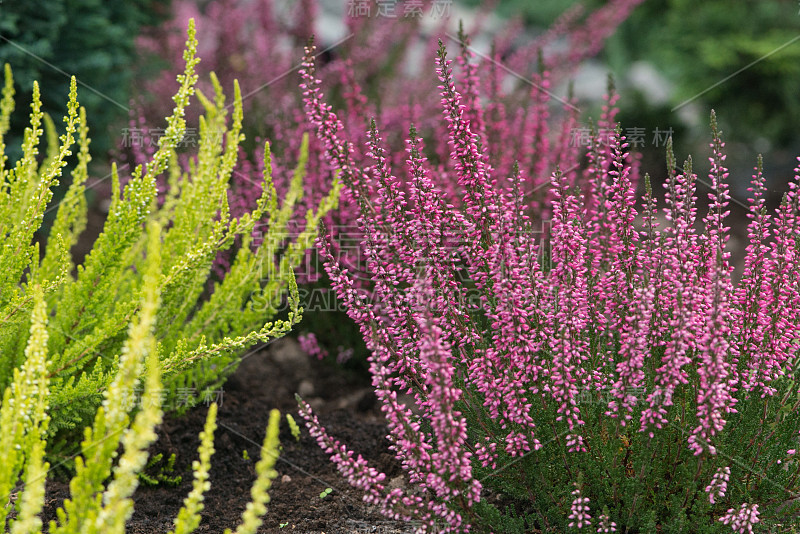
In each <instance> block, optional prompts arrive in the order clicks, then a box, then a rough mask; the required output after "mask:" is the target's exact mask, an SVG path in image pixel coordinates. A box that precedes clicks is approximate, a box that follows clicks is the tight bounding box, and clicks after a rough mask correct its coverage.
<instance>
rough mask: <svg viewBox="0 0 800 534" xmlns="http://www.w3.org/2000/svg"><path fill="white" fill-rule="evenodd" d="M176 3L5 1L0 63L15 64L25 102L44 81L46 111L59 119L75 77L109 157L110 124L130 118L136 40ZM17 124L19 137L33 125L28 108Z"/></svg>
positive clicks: (156, 0) (159, 0)
mask: <svg viewBox="0 0 800 534" xmlns="http://www.w3.org/2000/svg"><path fill="white" fill-rule="evenodd" d="M169 4H170V2H169V1H168V0H133V1H128V2H103V1H101V0H26V1H20V2H16V1H8V0H6V1H5V2H3V3H2V5H0V12H1V13H2V17H0V35H2V39H0V64H2V63H9V64H11V65H12V66H13V68H14V72H15V73H16V76H17V82H18V85H17V87H18V88H19V89H20V90H21V91H22V92H23V97H24V99H25V100H29V99H30V98H31V93H30V90H29V88H30V87H31V85H32V83H33V81H34V80H38V81H39V83H41V85H42V87H43V88H44V89H43V92H42V95H41V98H42V104H43V106H42V110H43V111H44V112H45V113H48V114H50V115H52V116H54V117H57V116H59V115H60V114H61V110H62V105H63V104H62V98H63V95H64V92H65V90H66V89H67V88H68V84H69V75H75V77H76V78H77V79H78V80H79V83H80V84H81V85H82V86H83V87H85V88H86V91H85V95H84V96H83V97H82V98H81V100H82V102H83V105H84V106H85V107H86V108H87V109H88V110H89V114H90V116H91V117H92V120H93V122H94V125H95V129H96V131H98V132H100V133H102V134H103V135H102V136H100V137H99V139H100V140H101V145H102V146H98V147H97V148H99V149H100V150H101V151H102V152H103V153H104V152H105V151H107V150H108V149H109V148H111V147H110V146H109V145H108V144H107V143H108V141H106V140H107V139H109V137H108V136H106V135H105V133H106V131H107V129H108V126H109V125H111V124H112V123H113V122H114V121H119V120H124V119H125V118H126V117H127V106H128V101H129V98H130V97H129V95H130V88H131V84H132V82H133V71H132V70H131V68H130V65H131V63H132V62H133V60H134V58H135V57H136V55H137V49H136V43H135V41H136V37H137V35H138V34H139V32H140V31H141V29H142V28H143V27H146V26H155V25H157V24H159V23H160V22H161V21H163V20H165V18H166V17H167V16H168V15H169V12H170V10H169ZM12 123H13V124H14V128H13V129H12V135H13V137H14V138H16V136H17V134H19V133H21V132H22V130H23V129H24V127H25V125H26V124H27V117H26V114H25V113H24V110H20V113H18V114H16V115H15V116H14V118H13V120H12ZM103 143H105V144H103ZM17 144H18V143H16V142H15V144H14V145H13V148H14V149H16V148H17V146H16V145H17Z"/></svg>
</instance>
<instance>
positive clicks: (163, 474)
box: [139, 453, 183, 486]
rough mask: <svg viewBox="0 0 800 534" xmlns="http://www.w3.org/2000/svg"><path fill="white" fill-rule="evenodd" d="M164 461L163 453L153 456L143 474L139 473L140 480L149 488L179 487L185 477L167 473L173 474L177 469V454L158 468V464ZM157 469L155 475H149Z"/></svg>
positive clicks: (172, 455)
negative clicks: (160, 486) (149, 472)
mask: <svg viewBox="0 0 800 534" xmlns="http://www.w3.org/2000/svg"><path fill="white" fill-rule="evenodd" d="M163 459H164V455H163V454H161V453H158V454H156V455H155V456H152V457H151V458H150V459H149V460H148V461H147V465H146V466H145V467H144V470H142V472H141V473H139V480H140V481H141V482H142V483H143V484H145V485H148V486H159V485H166V486H177V485H179V484H180V483H181V481H182V480H183V477H181V476H180V475H178V476H172V475H169V474H167V473H171V472H172V471H174V469H175V454H171V455H170V456H169V458H168V459H167V461H166V464H165V465H162V466H160V467H157V466H158V464H160V463H161V461H162V460H163ZM154 469H157V471H156V472H155V474H152V475H150V474H148V473H147V471H148V470H154Z"/></svg>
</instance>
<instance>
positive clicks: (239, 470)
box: [43, 339, 413, 534]
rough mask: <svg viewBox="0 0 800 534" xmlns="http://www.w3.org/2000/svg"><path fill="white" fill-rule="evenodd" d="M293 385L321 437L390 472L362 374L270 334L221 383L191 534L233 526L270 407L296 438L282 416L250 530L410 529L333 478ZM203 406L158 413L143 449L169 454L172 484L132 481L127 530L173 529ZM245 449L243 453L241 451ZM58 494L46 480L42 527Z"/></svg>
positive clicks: (147, 533)
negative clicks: (258, 522) (179, 413)
mask: <svg viewBox="0 0 800 534" xmlns="http://www.w3.org/2000/svg"><path fill="white" fill-rule="evenodd" d="M298 391H300V392H302V393H304V398H306V400H307V401H308V402H309V404H311V405H312V407H313V408H314V409H315V411H316V413H317V415H318V417H319V419H320V421H321V422H322V424H323V425H325V426H326V428H327V429H328V431H329V432H330V434H331V435H333V436H335V437H336V438H338V439H340V440H341V441H342V442H343V443H345V444H347V445H348V446H349V447H351V448H352V449H353V450H354V451H356V452H357V453H360V454H362V455H363V456H364V458H366V459H367V460H368V461H369V462H370V464H371V465H372V466H374V467H376V468H378V469H380V470H381V471H383V472H385V473H386V474H387V477H389V478H392V477H395V476H398V475H399V474H400V471H401V470H400V468H399V465H398V464H397V462H396V461H395V460H394V457H393V456H392V455H391V453H390V451H389V449H388V441H387V440H386V439H385V435H386V426H385V424H384V421H383V419H382V416H381V414H380V411H379V409H378V407H377V406H376V403H375V397H374V395H373V394H372V392H371V389H370V388H369V384H368V383H367V382H366V379H365V378H364V377H363V376H359V375H357V374H348V373H347V372H345V371H344V370H342V369H339V368H335V367H331V365H329V364H326V363H324V362H318V361H316V360H312V359H311V358H309V357H308V356H307V355H306V354H304V353H303V352H302V351H301V350H300V349H299V346H298V345H297V343H296V342H295V341H294V340H292V339H284V340H279V341H276V342H275V343H273V344H272V345H271V346H269V347H265V348H262V349H260V350H258V351H254V352H253V353H251V354H249V355H248V356H246V357H245V359H244V361H243V362H242V364H241V365H240V367H239V369H238V370H237V371H236V373H235V374H234V375H233V376H232V377H231V378H230V379H229V380H228V382H227V383H226V384H225V385H224V387H223V395H222V405H221V406H220V408H219V412H218V416H217V430H216V432H215V441H214V448H215V449H216V452H215V454H214V455H213V456H212V458H211V463H212V468H211V474H210V481H211V489H210V491H209V492H207V493H206V496H205V509H204V510H203V512H202V517H203V519H202V522H201V524H200V527H199V528H198V529H197V531H196V532H198V533H213V534H221V533H222V532H224V530H225V529H226V528H231V529H233V530H235V529H236V527H237V526H238V525H239V523H240V520H241V514H242V512H243V511H244V510H245V507H246V505H247V503H248V502H249V500H250V487H251V484H252V483H253V481H254V480H255V471H254V466H255V463H256V461H258V459H259V456H260V449H261V444H262V442H263V440H264V433H265V429H266V426H267V421H268V418H269V411H270V410H271V409H272V408H278V409H279V410H280V411H281V413H283V414H285V413H291V414H292V415H293V417H294V418H295V420H296V421H297V422H298V424H300V426H301V429H302V434H301V438H300V441H299V442H297V441H295V439H294V438H293V437H292V435H291V433H290V432H289V430H288V426H287V425H286V423H285V420H284V421H282V426H281V434H280V439H281V444H282V446H283V451H282V452H281V455H280V458H279V460H278V462H277V464H276V466H275V467H276V469H277V471H278V473H279V474H278V477H277V479H276V480H275V481H274V483H273V487H272V489H271V490H270V496H271V501H270V503H269V505H268V511H267V514H266V515H265V516H264V523H263V525H262V526H261V528H259V530H258V532H259V533H269V534H287V533H316V534H320V533H325V534H345V533H347V534H350V533H360V532H373V533H386V534H389V533H395V534H399V533H406V532H408V533H410V532H412V531H413V528H412V527H411V526H410V525H408V524H404V523H400V522H393V521H386V520H385V519H384V518H383V516H380V515H379V514H377V513H376V512H374V511H372V510H370V509H369V507H368V505H366V504H365V503H364V502H363V501H362V500H361V497H362V494H361V493H360V492H358V491H356V490H354V489H352V488H351V487H350V486H349V485H348V484H347V483H346V482H345V481H344V480H343V479H342V478H341V476H340V475H339V474H338V472H337V471H336V468H335V466H334V465H333V464H332V463H331V462H330V461H329V460H328V457H327V455H326V454H325V453H324V452H323V451H322V450H321V449H320V447H319V446H318V445H317V444H316V442H315V441H314V440H313V439H312V438H311V437H310V436H309V435H308V431H307V430H306V429H305V427H304V426H303V421H302V419H301V418H300V417H299V416H298V414H297V404H296V402H295V400H294V394H295V392H298ZM207 411H208V408H207V407H206V406H204V405H200V406H198V407H196V408H194V409H192V410H191V411H189V412H188V413H187V414H185V415H184V416H183V417H175V416H167V417H166V418H165V421H164V423H163V424H162V425H161V427H160V429H159V432H158V434H159V439H158V441H157V442H156V443H155V444H154V446H153V447H152V449H151V453H152V454H157V453H162V454H163V456H164V458H168V457H169V456H170V455H171V454H173V453H174V454H175V467H174V470H173V471H172V472H169V473H166V474H168V475H171V476H175V475H180V476H181V477H182V482H181V483H180V484H179V485H177V486H173V487H170V486H169V485H166V484H161V485H157V486H148V485H141V486H140V488H139V489H138V490H137V492H136V494H135V496H134V501H135V512H134V515H133V517H132V518H131V520H130V521H129V522H128V528H127V532H129V533H131V534H156V533H158V534H162V533H166V532H169V531H170V530H171V529H172V528H173V527H174V525H173V519H174V518H175V516H176V515H177V513H178V510H179V509H180V507H181V505H182V503H183V499H184V498H185V497H186V495H187V494H188V493H189V491H190V490H191V485H192V474H191V464H192V461H193V460H195V459H197V447H198V445H199V437H198V436H199V434H200V432H201V431H202V429H203V425H204V423H205V417H206V413H207ZM245 450H246V451H247V455H248V456H249V459H245V458H244V457H243V451H245ZM162 466H163V463H162ZM158 467H159V466H158V465H156V466H154V468H151V470H150V474H151V475H153V474H156V473H157V471H158ZM154 469H155V470H154ZM326 488H331V489H332V490H333V491H332V492H331V493H330V494H329V495H327V496H326V497H324V498H321V497H320V493H321V492H323V491H324V490H326ZM68 492H69V489H68V486H67V484H66V483H63V482H58V481H53V482H49V483H48V491H47V503H46V509H45V512H44V514H43V519H44V520H45V525H46V524H47V523H48V521H49V520H50V519H54V518H55V515H54V512H55V509H56V508H57V507H58V506H59V505H60V503H61V501H63V499H64V498H65V497H67V496H68Z"/></svg>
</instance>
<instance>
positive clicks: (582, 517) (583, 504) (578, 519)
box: [567, 488, 599, 532]
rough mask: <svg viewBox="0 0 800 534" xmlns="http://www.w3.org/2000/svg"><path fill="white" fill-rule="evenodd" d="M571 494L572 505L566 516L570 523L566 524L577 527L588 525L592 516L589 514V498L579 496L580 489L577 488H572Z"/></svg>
mask: <svg viewBox="0 0 800 534" xmlns="http://www.w3.org/2000/svg"><path fill="white" fill-rule="evenodd" d="M572 495H573V496H574V497H575V498H574V499H572V506H571V507H570V512H569V517H568V518H567V519H569V520H570V523H569V524H568V525H567V526H568V527H575V528H577V529H582V528H583V527H585V526H586V527H588V526H590V525H591V524H592V516H590V515H589V498H588V497H581V490H580V489H578V488H576V489H575V490H573V492H572ZM598 532H599V531H598Z"/></svg>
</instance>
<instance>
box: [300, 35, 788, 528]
mask: <svg viewBox="0 0 800 534" xmlns="http://www.w3.org/2000/svg"><path fill="white" fill-rule="evenodd" d="M463 59H464V60H465V59H468V58H463ZM464 71H465V72H466V73H467V75H466V77H465V78H464V81H463V82H462V86H463V91H464V94H461V93H460V92H459V91H458V89H457V87H456V81H455V80H454V75H453V71H452V68H451V61H450V60H448V59H447V57H446V53H445V49H444V47H443V46H442V45H441V44H440V49H439V52H438V57H437V72H438V74H439V80H440V82H441V87H440V91H441V105H442V111H443V115H444V119H445V121H444V124H445V127H446V130H447V135H446V136H445V137H434V138H432V142H433V143H435V147H432V148H429V149H428V151H427V153H442V152H443V151H447V153H449V158H450V162H449V164H445V163H444V162H443V161H430V160H428V159H427V158H426V157H425V155H424V154H425V153H426V152H425V151H424V150H423V147H424V145H423V140H422V139H421V138H420V137H419V135H418V134H417V132H416V130H415V128H414V127H411V129H410V135H409V137H408V140H407V142H406V150H405V151H404V154H403V159H404V160H405V161H404V162H403V167H404V170H401V169H400V167H398V166H397V165H396V161H397V160H398V159H400V155H399V154H397V153H391V152H389V151H388V150H387V148H386V145H385V143H384V141H383V140H382V139H381V138H380V134H379V133H378V129H377V127H376V126H375V123H373V124H372V126H371V127H370V128H369V130H368V131H367V134H366V143H365V146H363V147H361V150H363V151H364V153H365V154H366V155H367V156H368V157H369V158H370V159H369V161H370V163H369V164H365V160H363V159H361V158H359V157H358V156H357V149H356V148H354V145H355V144H356V143H357V142H359V141H360V139H361V138H360V137H359V136H352V135H351V134H350V131H349V130H348V129H347V128H346V127H344V126H343V124H342V123H341V122H340V121H339V119H338V116H337V115H336V114H335V113H333V112H332V110H331V107H330V106H329V105H328V104H326V103H325V102H324V101H323V97H322V93H321V91H320V89H319V83H320V82H319V80H317V78H316V73H315V71H314V60H313V48H309V49H308V50H307V54H306V61H305V64H304V68H303V71H302V73H303V80H304V81H303V87H304V90H305V101H306V112H307V116H308V119H309V121H310V122H311V123H312V124H313V125H314V126H315V128H316V129H317V136H318V137H319V139H320V140H321V141H322V142H323V143H324V144H325V149H326V155H327V157H328V159H329V161H330V162H331V165H333V166H334V167H335V168H337V169H339V171H340V172H341V178H342V180H343V181H344V183H345V184H346V186H347V189H348V191H349V194H350V195H351V196H352V198H353V199H354V200H355V202H356V203H357V205H358V206H359V209H360V217H359V224H360V225H361V228H362V229H363V235H364V239H363V243H362V251H363V253H364V255H365V257H366V261H367V270H368V272H369V273H370V274H371V276H372V280H373V284H374V291H372V292H371V293H370V294H367V295H365V294H364V292H363V291H361V290H360V285H359V284H358V282H357V281H356V280H354V279H353V277H352V276H351V274H350V273H349V272H348V270H347V269H346V268H344V267H343V266H342V265H340V263H339V262H337V261H336V260H335V258H334V251H333V249H332V245H331V237H330V235H329V234H328V232H327V231H325V233H323V234H322V235H321V237H320V239H319V240H318V248H319V251H320V254H321V255H322V256H323V257H324V258H325V260H326V264H325V266H326V270H327V272H328V275H329V276H330V278H331V280H332V281H333V284H334V287H335V288H336V290H337V293H338V296H339V298H340V299H341V300H342V301H343V302H345V304H346V305H347V307H348V314H349V315H350V317H352V318H353V320H354V321H356V323H357V324H358V325H359V327H360V329H361V332H362V334H363V337H364V339H365V341H366V343H367V346H368V348H369V349H370V350H371V356H370V366H371V372H372V377H373V385H374V387H375V389H376V393H377V396H378V398H379V399H380V401H381V404H382V410H383V411H384V413H385V415H386V418H387V421H388V425H389V429H390V435H389V438H390V440H391V442H392V448H393V450H394V451H395V454H396V457H397V458H398V460H399V461H400V462H401V463H402V466H403V468H404V470H405V475H406V476H405V486H404V487H403V486H401V487H398V485H397V484H396V483H392V484H391V485H390V484H388V481H387V480H385V475H384V474H382V473H379V472H378V471H376V470H375V469H373V468H371V467H369V466H368V465H367V464H366V462H365V461H364V460H363V459H362V458H361V457H360V456H355V455H354V454H353V452H352V451H349V450H348V449H347V448H346V447H345V446H344V445H342V444H340V443H339V442H338V441H337V440H336V439H335V438H334V437H332V436H330V435H328V434H327V433H326V431H325V430H324V428H323V427H322V426H321V424H320V422H319V421H318V420H317V418H316V416H315V415H314V414H313V412H312V410H311V408H310V407H309V406H308V405H307V404H306V403H304V402H303V401H302V400H300V407H301V413H302V414H303V416H304V417H305V419H306V423H307V426H308V427H309V429H310V431H311V433H312V435H314V436H315V437H316V438H317V440H318V442H319V443H320V445H321V446H322V447H323V448H324V449H325V450H326V451H327V452H328V453H329V454H330V455H331V458H332V459H333V461H334V462H335V463H336V464H337V465H338V467H339V470H340V471H341V472H342V473H343V474H344V475H345V477H347V479H348V480H349V482H350V483H351V484H352V485H354V486H355V487H357V488H360V489H362V490H364V492H365V499H366V500H367V501H368V502H371V503H374V504H375V505H377V506H378V507H379V508H380V509H381V510H382V511H383V512H384V513H385V514H387V515H388V516H391V517H395V518H404V519H416V520H419V521H421V525H422V526H421V527H420V531H428V532H429V531H439V532H462V531H467V530H473V531H480V532H484V531H492V532H530V531H534V530H535V529H539V530H535V531H543V532H544V531H546V532H559V533H561V532H567V531H570V530H572V529H582V528H589V527H591V528H592V529H596V531H597V532H613V531H617V530H618V531H625V532H647V533H656V532H706V533H709V532H724V531H730V529H731V528H733V530H734V531H735V532H740V533H741V532H750V529H751V528H755V529H756V530H758V529H759V528H761V529H762V531H766V530H763V529H765V528H767V527H771V528H778V526H779V525H782V526H783V527H787V526H788V525H789V524H793V525H797V524H798V519H797V516H796V515H795V516H793V515H792V512H793V511H794V513H796V509H797V503H795V504H794V505H791V506H786V505H785V502H786V501H788V500H789V499H790V498H792V497H797V496H798V492H799V491H800V481H798V474H800V470H799V469H798V465H797V460H796V451H797V450H798V448H800V447H798V431H799V430H800V420H798V418H797V417H793V416H792V415H793V414H794V413H796V410H797V409H798V408H799V407H800V404H799V403H800V392H799V391H798V385H797V383H796V380H795V378H796V368H795V366H794V364H795V361H796V358H797V355H798V351H800V346H799V344H800V285H799V284H800V280H798V278H797V276H796V272H797V270H798V268H799V267H800V240H798V235H800V234H799V233H798V230H800V183H799V182H800V168H798V170H797V172H798V176H795V179H794V182H793V183H792V184H791V189H790V191H789V192H788V193H787V194H786V197H785V199H784V202H783V203H782V205H781V207H780V209H779V210H778V211H777V213H775V214H773V215H769V214H767V213H766V212H765V210H764V209H763V198H764V197H763V181H764V177H763V175H762V173H761V168H760V167H761V165H760V162H759V166H758V168H757V169H756V173H755V174H754V176H753V179H752V184H753V186H752V197H753V198H752V201H751V206H752V207H751V213H750V218H751V222H750V227H749V228H750V243H749V246H748V248H747V251H748V252H747V259H746V269H745V273H744V275H743V281H742V283H741V284H740V285H739V286H738V287H733V286H732V283H731V266H730V264H729V261H728V252H726V244H727V240H728V228H727V226H726V224H725V218H726V216H727V215H728V209H727V206H728V201H729V198H730V197H729V194H728V186H727V178H728V172H727V170H726V169H725V167H724V162H725V155H724V151H723V147H724V145H723V143H722V141H721V137H720V132H719V131H718V129H717V126H716V119H715V117H714V116H713V115H712V120H711V131H712V139H713V142H712V143H711V148H712V157H711V158H710V161H711V170H710V172H709V179H710V180H711V183H712V185H713V190H714V193H713V194H712V195H711V199H710V206H709V209H708V213H707V214H706V215H705V216H704V217H703V218H702V221H700V220H698V216H697V213H696V207H695V203H696V192H695V186H696V181H697V175H696V174H695V173H694V172H693V170H692V161H691V159H689V160H687V161H686V163H685V164H684V166H683V167H682V168H679V167H677V165H676V163H675V159H674V157H673V155H672V149H671V145H670V146H669V147H668V171H669V180H668V183H667V193H666V195H665V200H664V206H663V207H662V208H661V209H660V210H659V208H658V200H657V199H656V197H655V196H654V194H653V192H652V190H651V188H650V185H649V180H647V177H645V185H646V194H645V196H644V198H643V199H642V202H641V204H638V203H637V201H636V184H637V181H638V173H637V169H636V166H635V165H634V163H635V162H633V161H632V158H631V156H630V155H629V154H628V145H627V143H626V142H625V138H624V137H623V136H622V135H620V130H619V129H617V130H616V131H617V134H616V135H613V136H611V137H610V138H609V139H608V140H607V141H603V140H601V139H600V138H599V137H598V136H596V135H595V136H593V142H592V145H591V147H590V150H589V152H588V154H587V165H586V167H585V169H584V170H583V171H577V170H574V169H572V170H569V168H568V167H567V168H565V166H566V165H568V163H571V162H573V161H576V156H575V155H571V154H568V156H567V159H566V161H565V160H564V159H559V155H558V153H559V145H548V144H547V142H546V141H545V140H544V139H543V138H533V140H534V141H535V142H534V144H533V146H530V147H528V148H527V149H526V150H527V152H526V151H525V150H514V148H515V147H514V146H513V145H503V144H500V145H498V144H496V143H497V140H496V139H487V136H486V131H487V130H488V126H487V125H486V123H485V122H484V121H483V120H482V118H485V117H487V116H490V113H488V111H487V110H486V109H484V108H483V105H484V103H483V101H482V100H481V98H480V93H479V92H478V91H477V88H476V87H475V84H471V83H470V81H471V78H470V76H469V73H470V72H472V69H471V68H470V67H466V68H465V69H464ZM545 75H546V74H544V73H543V76H545ZM615 101H616V97H614V96H613V95H609V97H608V102H607V105H606V106H605V108H604V112H603V116H602V117H601V120H600V121H599V124H598V126H599V127H600V128H611V129H614V128H615V127H616V125H615V122H614V114H615V107H614V105H615ZM489 102H491V99H489ZM537 102H540V101H539V100H537V99H535V98H534V104H533V105H534V106H535V105H536V104H535V103H537ZM534 112H535V116H534V117H533V118H532V119H531V120H532V121H534V123H536V124H541V123H542V121H543V115H544V113H545V108H544V106H541V107H538V108H537V107H534ZM525 131H527V130H525ZM525 141H526V142H530V141H531V139H529V138H526V139H525ZM493 154H494V155H496V157H497V160H495V159H493V157H492V155H493ZM451 169H452V170H451ZM401 173H404V174H402V176H405V177H406V178H405V179H401V178H398V176H401ZM543 174H548V175H549V179H548V181H547V182H544V183H543V182H542V181H541V180H542V178H541V176H542V175H543ZM456 180H457V181H456ZM456 184H457V185H456ZM545 187H546V188H547V189H549V191H550V193H549V194H548V195H542V194H540V195H539V199H537V198H536V196H534V195H533V194H532V193H534V192H536V191H537V189H538V190H539V192H540V193H541V190H542V189H544V188H545ZM659 211H662V212H663V214H664V216H665V217H666V220H667V224H666V225H664V227H663V228H659V223H658V214H659ZM545 220H546V221H549V224H548V225H547V226H545V229H544V230H542V228H541V225H542V224H543V222H544V221H545ZM700 228H702V231H701V230H699V229H700ZM402 394H408V395H410V398H411V399H413V405H408V404H404V403H403V402H401V400H400V399H401V397H400V395H402ZM437 529H438V530H437Z"/></svg>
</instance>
